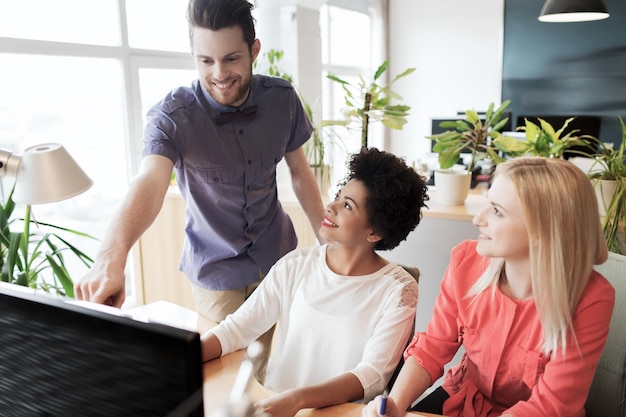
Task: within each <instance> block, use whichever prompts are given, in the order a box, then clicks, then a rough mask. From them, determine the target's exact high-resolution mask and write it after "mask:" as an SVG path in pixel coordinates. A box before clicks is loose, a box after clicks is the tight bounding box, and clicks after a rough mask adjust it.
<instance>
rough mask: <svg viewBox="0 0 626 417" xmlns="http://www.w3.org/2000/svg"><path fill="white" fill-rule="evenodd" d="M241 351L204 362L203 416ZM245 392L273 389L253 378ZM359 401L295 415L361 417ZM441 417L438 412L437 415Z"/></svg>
mask: <svg viewBox="0 0 626 417" xmlns="http://www.w3.org/2000/svg"><path fill="white" fill-rule="evenodd" d="M244 354H245V352H244V351H243V350H238V351H236V352H233V353H230V354H228V355H225V356H223V357H221V358H219V359H214V360H212V361H209V362H207V363H205V364H204V369H203V374H204V385H203V388H202V389H203V391H204V412H205V415H206V416H207V417H210V415H211V414H212V413H213V412H214V411H215V410H217V408H218V407H219V406H220V405H221V404H222V401H224V399H225V398H228V394H229V393H230V390H231V388H232V386H233V383H234V382H235V376H236V375H237V372H238V371H239V365H240V364H241V361H242V360H243V358H244ZM248 392H249V394H250V398H251V400H252V401H258V400H261V399H263V398H267V397H269V396H271V395H273V394H274V393H273V392H272V391H270V390H268V389H267V388H265V387H264V386H262V385H261V384H259V383H258V382H257V381H252V383H251V384H250V387H249V391H248ZM362 408H363V405H362V404H356V403H344V404H339V405H334V406H331V407H325V408H316V409H304V410H300V411H299V412H298V414H297V415H296V416H297V417H339V416H341V417H361V409H362ZM407 416H413V417H420V416H424V417H437V416H438V415H437V414H429V413H415V412H411V413H407ZM439 417H441V416H439Z"/></svg>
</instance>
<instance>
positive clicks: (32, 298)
mask: <svg viewBox="0 0 626 417" xmlns="http://www.w3.org/2000/svg"><path fill="white" fill-rule="evenodd" d="M0 329H1V330H0V410H10V413H9V414H10V415H11V416H29V417H30V416H70V415H84V416H152V417H154V416H172V417H173V416H176V417H182V416H203V414H204V413H203V405H202V358H201V348H200V335H199V334H198V333H196V332H191V331H189V330H183V329H178V328H175V327H170V326H167V325H164V324H158V323H145V322H141V321H137V320H134V319H132V318H130V317H123V316H121V315H113V314H108V313H105V312H102V311H98V310H93V309H90V308H86V307H84V306H81V305H76V304H72V303H67V302H64V301H62V300H60V299H57V298H53V297H51V296H47V295H41V294H38V295H35V294H31V293H26V292H24V291H19V290H17V289H15V288H11V286H7V285H2V286H0Z"/></svg>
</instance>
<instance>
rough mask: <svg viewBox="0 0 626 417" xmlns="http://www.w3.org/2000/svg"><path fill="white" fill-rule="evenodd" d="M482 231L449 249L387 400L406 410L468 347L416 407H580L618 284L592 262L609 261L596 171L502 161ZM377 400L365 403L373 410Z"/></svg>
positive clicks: (496, 411) (544, 410) (391, 415)
mask: <svg viewBox="0 0 626 417" xmlns="http://www.w3.org/2000/svg"><path fill="white" fill-rule="evenodd" d="M473 222H474V224H475V225H476V226H477V227H478V232H479V233H478V239H477V240H476V241H466V242H463V243H461V244H459V245H458V246H457V247H455V248H454V249H453V250H452V255H451V262H450V265H449V266H448V269H447V271H446V273H445V276H444V278H443V280H442V283H441V293H440V295H439V296H438V298H437V302H436V305H435V309H434V315H433V318H432V320H431V322H430V323H429V325H428V327H427V330H426V332H423V333H422V332H418V333H417V334H416V335H415V337H414V338H413V341H412V342H411V343H410V345H409V347H408V348H407V349H406V351H405V359H406V363H405V365H404V367H403V369H402V371H401V373H400V375H399V377H398V379H397V381H396V383H395V385H394V387H393V390H392V391H391V394H390V395H389V398H388V400H387V412H386V416H387V417H397V416H403V415H404V411H405V410H406V409H407V408H409V407H410V406H411V404H412V403H413V402H414V401H415V400H416V399H417V398H418V397H419V396H420V395H422V393H424V391H425V390H426V389H427V388H428V387H429V386H431V385H432V383H433V381H435V380H437V379H438V378H439V377H440V376H441V375H442V374H443V367H444V365H445V364H446V363H448V362H449V361H450V360H451V359H452V358H453V356H454V354H455V353H456V352H457V350H458V349H459V348H460V347H461V346H463V347H464V348H465V352H466V353H465V354H464V356H463V359H462V360H461V363H460V364H459V365H458V366H454V367H452V368H451V369H450V370H449V371H448V373H447V374H446V376H445V378H444V382H443V384H442V386H441V387H439V388H437V389H436V390H435V391H433V392H432V393H431V394H430V395H428V396H426V398H425V399H423V400H422V401H420V402H419V403H418V404H417V405H416V406H415V408H413V409H414V410H416V411H427V412H435V413H439V414H445V415H446V416H451V417H455V416H463V417H471V416H480V417H484V416H489V417H491V416H516V417H521V416H532V417H540V416H551V417H554V416H560V417H568V416H572V417H576V416H584V415H585V411H584V404H585V401H586V398H587V394H588V392H589V387H590V385H591V381H592V379H593V376H594V373H595V370H596V366H597V364H598V361H599V359H600V356H601V354H602V350H603V348H604V345H605V343H606V339H607V334H608V329H609V321H610V319H611V313H612V310H613V304H614V300H615V292H614V289H613V287H612V286H611V285H610V283H609V282H608V281H607V280H606V279H605V278H604V277H603V276H601V275H600V274H598V273H597V272H595V271H594V270H593V265H594V264H600V263H603V262H604V261H605V260H606V259H607V247H606V244H605V241H604V239H603V236H602V230H601V226H600V217H599V214H598V207H597V203H596V199H595V196H594V191H593V188H592V186H591V183H590V181H589V179H588V178H587V177H586V176H585V174H584V173H583V172H582V171H581V170H580V169H579V168H577V167H576V166H574V165H573V164H571V163H569V162H567V161H564V160H558V159H545V158H516V159H513V160H510V161H507V162H506V163H504V164H501V165H499V166H498V167H497V170H496V175H495V179H494V182H493V185H492V187H491V188H490V189H489V192H488V193H487V204H486V205H485V207H484V208H483V209H482V210H481V211H480V212H479V213H478V214H477V215H476V217H475V218H474V221H473ZM379 403H380V397H377V398H375V399H374V400H373V401H372V402H370V403H369V404H368V406H367V407H366V408H364V411H363V415H364V416H367V417H371V416H376V415H377V414H378V412H377V410H378V404H379Z"/></svg>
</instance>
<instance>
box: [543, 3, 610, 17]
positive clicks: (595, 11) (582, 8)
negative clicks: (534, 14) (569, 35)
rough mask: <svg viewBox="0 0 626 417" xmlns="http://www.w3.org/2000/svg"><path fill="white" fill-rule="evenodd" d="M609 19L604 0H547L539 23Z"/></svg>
mask: <svg viewBox="0 0 626 417" xmlns="http://www.w3.org/2000/svg"><path fill="white" fill-rule="evenodd" d="M607 17H609V11H608V9H607V7H606V4H605V3H604V0H547V1H546V3H545V4H544V5H543V9H542V10H541V15H540V16H539V20H540V21H541V22H586V21H591V20H602V19H606V18H607Z"/></svg>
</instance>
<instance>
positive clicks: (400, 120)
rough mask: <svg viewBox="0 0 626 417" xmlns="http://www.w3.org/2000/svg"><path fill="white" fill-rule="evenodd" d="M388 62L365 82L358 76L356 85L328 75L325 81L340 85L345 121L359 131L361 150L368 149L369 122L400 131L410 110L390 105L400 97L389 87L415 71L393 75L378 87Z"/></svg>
mask: <svg viewBox="0 0 626 417" xmlns="http://www.w3.org/2000/svg"><path fill="white" fill-rule="evenodd" d="M388 67H389V61H384V62H383V63H382V64H381V65H380V66H379V67H378V69H377V70H376V72H375V73H374V78H373V80H372V81H371V82H368V81H366V80H365V78H363V76H359V82H358V83H357V84H356V85H353V84H350V83H349V82H347V81H345V80H343V79H341V78H339V77H337V76H336V75H334V74H328V75H327V76H326V77H327V78H328V79H330V80H332V81H335V82H337V83H339V84H341V88H342V89H343V91H344V99H345V104H346V106H347V111H346V117H347V119H348V120H350V121H352V122H353V123H354V124H356V125H357V126H358V128H359V129H360V131H361V146H362V147H365V148H366V147H367V145H368V137H369V124H370V121H372V120H374V121H380V122H381V123H382V124H383V125H385V126H387V127H389V128H391V129H397V130H401V129H402V127H403V126H404V125H405V124H406V122H407V120H406V116H407V115H408V114H409V110H410V109H411V107H409V106H407V105H405V104H391V101H392V100H402V97H401V96H400V95H399V94H397V93H395V92H393V91H391V85H392V84H393V83H395V82H396V81H398V80H399V79H400V78H403V77H406V76H407V75H409V74H411V73H412V72H414V71H415V68H408V69H406V70H404V71H403V72H402V73H400V74H398V75H396V76H395V77H394V78H393V79H392V80H391V82H389V83H388V84H385V85H382V86H381V85H379V84H378V83H377V82H378V80H379V78H380V77H381V76H382V75H383V74H384V73H385V71H387V68H388Z"/></svg>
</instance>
